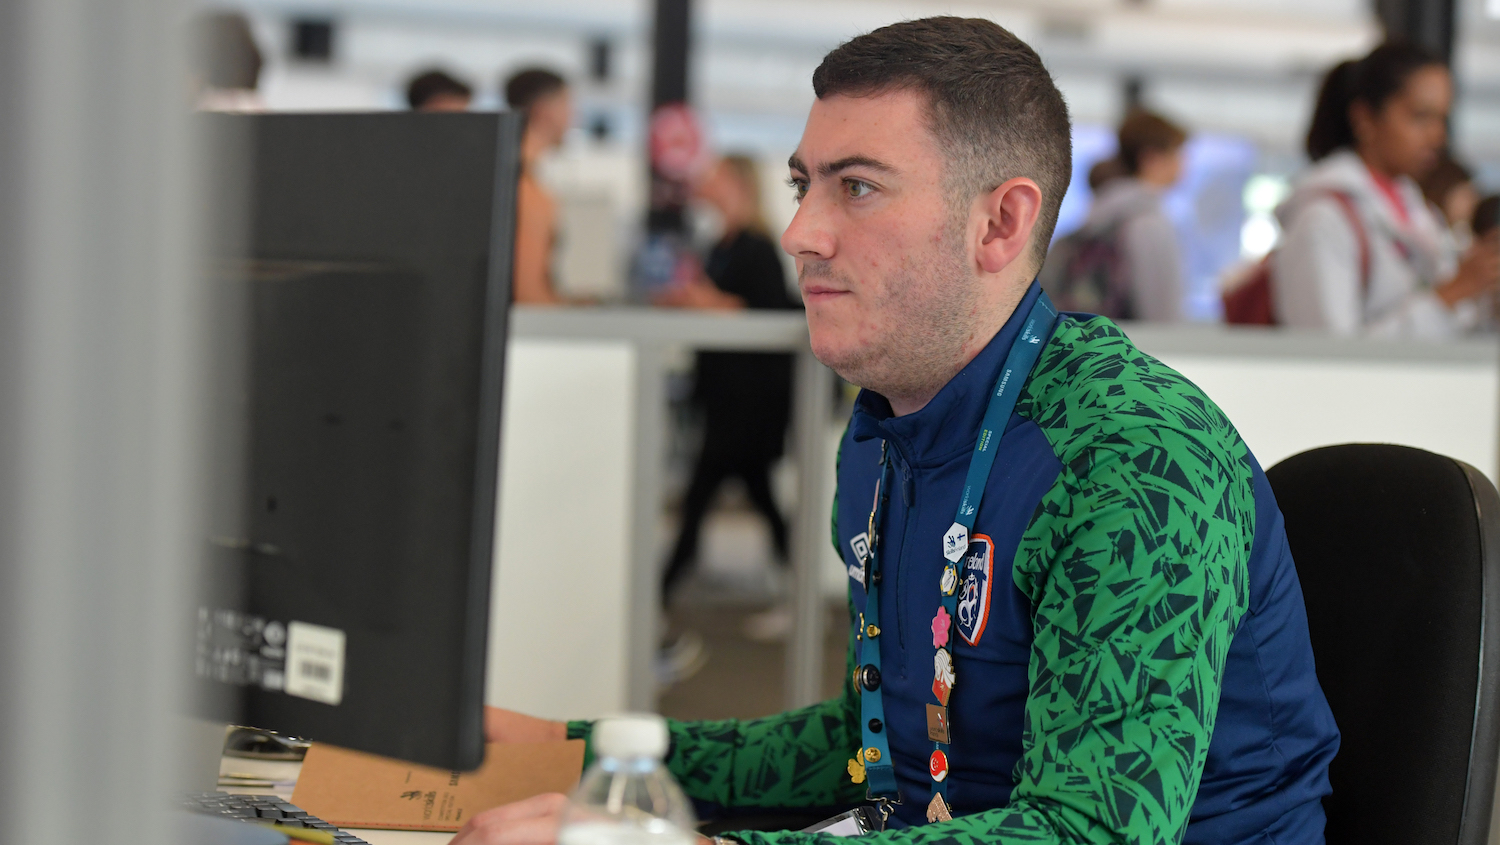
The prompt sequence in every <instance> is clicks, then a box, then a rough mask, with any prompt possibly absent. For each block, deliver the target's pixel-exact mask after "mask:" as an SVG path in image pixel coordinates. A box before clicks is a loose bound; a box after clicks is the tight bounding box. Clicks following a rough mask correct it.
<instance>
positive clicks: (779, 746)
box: [568, 609, 865, 808]
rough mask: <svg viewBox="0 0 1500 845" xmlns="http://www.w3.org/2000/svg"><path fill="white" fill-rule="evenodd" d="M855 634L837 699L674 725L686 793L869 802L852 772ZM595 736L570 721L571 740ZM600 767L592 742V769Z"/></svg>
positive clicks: (728, 803)
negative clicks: (772, 713)
mask: <svg viewBox="0 0 1500 845" xmlns="http://www.w3.org/2000/svg"><path fill="white" fill-rule="evenodd" d="M852 615H853V612H852V609H851V616H852ZM852 624H853V623H851V626H852ZM850 634H851V635H850V637H849V642H850V647H849V652H848V657H847V661H846V669H845V672H844V689H843V693H842V694H841V695H840V696H839V697H837V698H831V699H829V700H827V701H824V702H820V703H818V704H814V705H812V706H811V707H804V708H802V709H800V710H792V711H789V712H786V713H778V714H777V715H775V716H767V717H765V718H763V719H720V720H715V721H702V722H689V721H682V720H678V719H668V720H667V726H668V729H669V730H670V732H671V736H672V748H671V751H670V752H668V756H667V768H668V769H669V770H670V771H671V772H672V776H673V777H675V778H676V779H677V782H678V783H680V784H682V789H683V791H684V792H686V793H687V794H688V796H689V797H692V798H695V799H697V800H699V801H708V802H711V803H715V804H719V805H720V806H724V807H764V808H783V807H784V808H793V807H837V806H843V805H846V804H853V803H855V802H858V801H860V800H862V799H863V798H864V797H865V790H864V787H859V786H855V785H854V784H853V782H852V781H850V779H849V774H848V770H847V768H846V767H847V765H848V762H849V760H850V758H852V757H853V756H854V755H855V753H856V752H857V751H858V750H859V746H860V733H859V699H858V697H857V695H856V693H855V691H854V686H853V680H852V679H853V675H854V660H855V653H854V646H853V643H854V637H853V630H852V627H851V630H850ZM591 730H592V723H590V722H569V723H568V738H569V739H583V740H588V739H589V734H590V732H591ZM592 761H593V745H592V743H590V744H589V745H588V746H586V751H585V755H584V765H585V766H587V765H588V764H589V763H591V762H592Z"/></svg>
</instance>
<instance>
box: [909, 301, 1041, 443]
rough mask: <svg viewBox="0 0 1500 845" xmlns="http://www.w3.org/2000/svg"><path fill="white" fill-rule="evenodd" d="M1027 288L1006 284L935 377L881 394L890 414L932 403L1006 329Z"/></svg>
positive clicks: (918, 408)
mask: <svg viewBox="0 0 1500 845" xmlns="http://www.w3.org/2000/svg"><path fill="white" fill-rule="evenodd" d="M1027 288H1028V286H1027V285H1006V286H1005V291H1006V294H1005V296H1004V298H1003V300H1001V301H999V302H996V303H995V304H994V305H993V306H992V307H990V308H988V309H985V311H984V313H985V314H986V315H987V316H984V317H981V318H980V319H978V320H976V321H975V324H974V327H973V329H972V330H971V331H970V332H969V336H968V337H967V338H966V339H965V340H964V342H963V345H962V346H960V347H959V350H958V354H957V355H956V356H954V358H953V359H952V360H951V361H950V365H949V366H948V367H946V368H944V369H943V370H942V371H940V372H938V373H935V374H934V377H933V378H932V379H931V380H930V381H928V382H926V383H924V385H923V386H922V387H920V388H917V389H915V390H911V391H902V392H895V391H893V392H891V393H882V395H883V396H885V399H886V401H887V402H889V403H890V405H891V414H892V415H893V416H897V417H904V416H906V415H907V414H915V413H916V412H918V411H920V410H922V409H923V408H925V407H927V403H929V402H931V401H932V400H933V398H934V397H936V396H937V395H938V393H939V392H940V391H942V389H943V388H944V387H946V386H947V385H948V382H950V381H952V380H953V377H954V376H956V375H958V374H959V373H960V372H962V371H963V368H964V367H967V366H969V362H970V361H973V360H974V358H975V356H977V355H978V354H979V353H980V352H982V351H983V350H984V348H985V347H986V346H988V345H989V343H990V341H991V340H994V339H995V335H997V334H999V333H1000V330H1001V329H1003V328H1005V323H1006V321H1007V320H1009V319H1010V315H1012V314H1014V313H1015V312H1016V307H1017V306H1018V305H1020V304H1021V300H1022V299H1024V298H1025V297H1026V291H1027Z"/></svg>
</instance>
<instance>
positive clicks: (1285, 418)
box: [1124, 324, 1500, 481]
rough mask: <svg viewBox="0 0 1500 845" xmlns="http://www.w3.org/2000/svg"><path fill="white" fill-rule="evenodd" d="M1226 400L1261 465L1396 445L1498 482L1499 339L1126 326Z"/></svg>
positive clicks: (1135, 337) (1225, 405) (1220, 399)
mask: <svg viewBox="0 0 1500 845" xmlns="http://www.w3.org/2000/svg"><path fill="white" fill-rule="evenodd" d="M1124 328H1125V330H1126V332H1127V333H1128V334H1129V335H1130V337H1131V339H1132V340H1134V341H1135V342H1136V344H1137V345H1138V346H1140V348H1141V349H1143V350H1144V351H1146V352H1148V353H1150V354H1152V355H1154V356H1156V357H1157V358H1159V359H1161V360H1162V361H1163V362H1165V363H1166V364H1167V365H1168V366H1171V367H1173V368H1175V369H1176V370H1177V371H1178V372H1181V373H1182V374H1183V375H1185V376H1187V377H1188V378H1189V379H1192V380H1193V382H1194V383H1196V384H1197V385H1198V386H1199V387H1201V388H1203V390H1204V392H1206V393H1207V394H1208V395H1209V397H1210V398H1212V399H1213V400H1214V401H1215V402H1216V403H1218V405H1219V407H1220V408H1223V409H1224V413H1226V414H1228V415H1229V419H1230V420H1231V421H1233V422H1234V424H1235V427H1236V428H1238V429H1239V432H1240V436H1242V437H1244V438H1245V442H1246V443H1248V444H1249V445H1250V449H1251V450H1252V451H1254V452H1255V456H1256V458H1257V459H1259V461H1260V463H1261V466H1263V467H1270V466H1272V465H1274V464H1275V463H1276V462H1278V461H1280V460H1282V459H1283V458H1287V457H1290V456H1291V455H1295V454H1297V453H1298V452H1302V451H1305V450H1307V449H1313V448H1316V447H1318V446H1328V445H1332V444H1336V443H1398V444H1401V445H1405V446H1416V447H1419V448H1422V449H1427V450H1428V451H1432V452H1437V453H1439V454H1443V455H1448V456H1450V457H1454V458H1458V459H1459V460H1461V461H1465V462H1467V463H1469V464H1472V465H1473V466H1475V467H1477V468H1478V469H1479V470H1480V471H1481V472H1483V473H1484V474H1485V475H1486V476H1488V477H1489V479H1490V480H1491V481H1495V480H1497V478H1500V342H1497V339H1496V338H1493V337H1484V338H1468V339H1464V340H1457V341H1452V342H1449V343H1429V342H1419V341H1395V340H1376V339H1370V338H1337V337H1329V336H1326V335H1322V334H1318V333H1315V332H1307V331H1296V330H1287V329H1279V330H1278V329H1251V328H1240V327H1225V326H1217V327H1206V326H1179V327H1167V326H1150V325H1128V324H1127V325H1126V326H1125V327H1124Z"/></svg>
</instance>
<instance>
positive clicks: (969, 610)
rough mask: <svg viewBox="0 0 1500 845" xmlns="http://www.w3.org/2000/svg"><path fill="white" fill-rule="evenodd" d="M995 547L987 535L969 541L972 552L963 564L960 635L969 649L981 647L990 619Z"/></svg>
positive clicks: (962, 561)
mask: <svg viewBox="0 0 1500 845" xmlns="http://www.w3.org/2000/svg"><path fill="white" fill-rule="evenodd" d="M994 552H995V544H994V542H993V541H992V540H990V538H989V537H987V536H985V535H984V534H975V535H973V536H971V537H970V538H969V548H968V551H966V552H964V556H963V558H962V559H961V560H960V561H959V573H958V583H959V586H958V614H957V619H956V621H957V622H958V635H959V636H961V637H963V638H964V642H966V643H968V644H969V645H979V638H980V637H982V636H984V625H985V623H986V622H988V621H989V618H990V581H991V580H992V578H991V577H990V576H991V575H993V574H994V568H995V561H994V557H995V554H994Z"/></svg>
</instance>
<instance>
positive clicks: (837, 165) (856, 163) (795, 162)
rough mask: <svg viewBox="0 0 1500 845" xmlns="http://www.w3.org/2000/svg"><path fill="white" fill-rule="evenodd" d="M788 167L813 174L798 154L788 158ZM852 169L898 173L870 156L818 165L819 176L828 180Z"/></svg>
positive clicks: (856, 156)
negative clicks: (860, 168)
mask: <svg viewBox="0 0 1500 845" xmlns="http://www.w3.org/2000/svg"><path fill="white" fill-rule="evenodd" d="M786 166H787V167H789V168H791V169H792V170H795V171H797V172H799V173H808V172H811V171H810V169H809V168H808V166H807V165H806V164H804V163H803V162H802V159H800V158H798V157H797V156H796V154H793V155H792V157H791V158H788V159H787V160H786ZM851 167H867V168H869V169H871V170H875V171H878V172H880V173H895V172H896V168H894V167H891V166H890V165H889V164H886V163H885V162H883V161H881V160H880V159H875V158H870V157H869V156H864V155H852V156H845V157H843V158H841V159H838V160H837V161H830V162H826V163H824V164H820V165H818V175H819V176H822V177H824V178H825V179H826V178H827V177H829V176H832V175H834V174H835V173H838V172H840V171H843V170H848V169H849V168H851Z"/></svg>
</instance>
